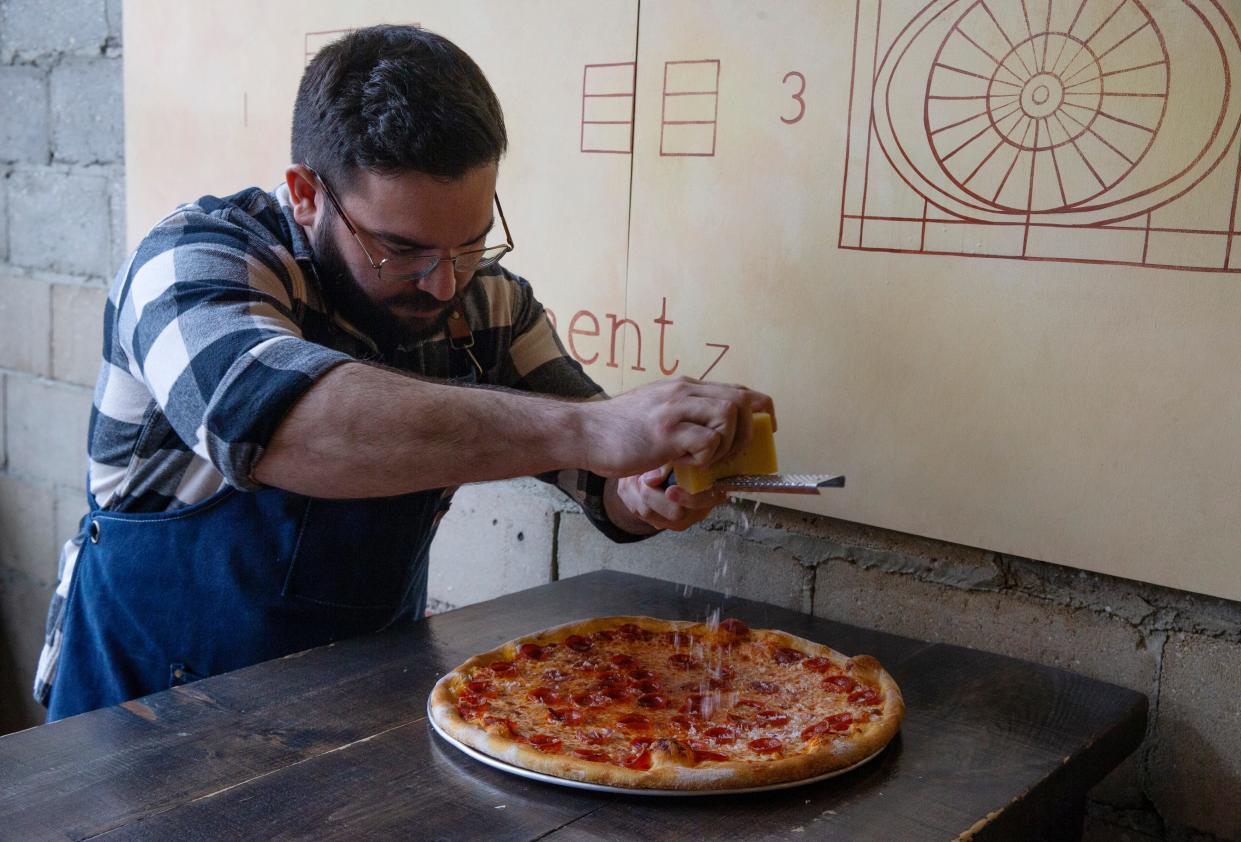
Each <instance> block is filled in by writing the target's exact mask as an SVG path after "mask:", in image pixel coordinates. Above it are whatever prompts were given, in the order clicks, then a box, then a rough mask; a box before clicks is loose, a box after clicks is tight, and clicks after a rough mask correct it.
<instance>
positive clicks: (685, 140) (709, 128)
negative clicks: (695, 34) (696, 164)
mask: <svg viewBox="0 0 1241 842" xmlns="http://www.w3.org/2000/svg"><path fill="white" fill-rule="evenodd" d="M719 112H720V60H719V59H715V58H711V59H694V60H691V61H665V62H664V95H663V103H662V105H661V107H660V114H659V122H660V126H659V154H660V155H662V156H664V157H696V158H711V157H714V156H715V137H716V128H717V126H718V120H719Z"/></svg>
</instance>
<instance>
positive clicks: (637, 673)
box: [629, 670, 659, 681]
mask: <svg viewBox="0 0 1241 842" xmlns="http://www.w3.org/2000/svg"><path fill="white" fill-rule="evenodd" d="M629 677H630V678H632V679H633V680H634V681H652V680H654V679H656V678H658V677H659V676H658V675H657V674H655V673H653V672H651V671H650V670H630V671H629Z"/></svg>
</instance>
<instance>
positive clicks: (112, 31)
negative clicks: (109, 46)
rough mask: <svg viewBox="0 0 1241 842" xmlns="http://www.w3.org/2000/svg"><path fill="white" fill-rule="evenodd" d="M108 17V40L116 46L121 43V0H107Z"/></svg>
mask: <svg viewBox="0 0 1241 842" xmlns="http://www.w3.org/2000/svg"><path fill="white" fill-rule="evenodd" d="M105 2H106V3H107V9H106V12H105V14H106V15H107V19H108V40H109V41H111V42H112V43H113V44H115V45H116V46H120V44H121V24H122V21H121V0H105Z"/></svg>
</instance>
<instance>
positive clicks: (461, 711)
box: [457, 702, 487, 719]
mask: <svg viewBox="0 0 1241 842" xmlns="http://www.w3.org/2000/svg"><path fill="white" fill-rule="evenodd" d="M486 710H487V703H486V702H483V703H482V704H478V705H470V704H466V703H465V702H457V715H458V716H460V717H461V718H462V719H473V718H475V717H477V716H481V715H482V714H483V713H484V712H485V711H486Z"/></svg>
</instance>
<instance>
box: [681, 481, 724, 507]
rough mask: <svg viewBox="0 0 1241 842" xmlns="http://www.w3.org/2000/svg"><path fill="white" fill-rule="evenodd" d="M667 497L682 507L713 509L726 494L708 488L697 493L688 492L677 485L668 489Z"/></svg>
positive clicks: (722, 500) (721, 501)
mask: <svg viewBox="0 0 1241 842" xmlns="http://www.w3.org/2000/svg"><path fill="white" fill-rule="evenodd" d="M668 498H669V499H670V500H672V502H674V503H676V504H677V505H678V506H680V507H681V508H683V509H714V508H715V507H716V506H718V505H720V504H721V503H723V502H724V501H725V500H727V499H728V494H727V493H726V492H723V491H716V490H715V489H713V488H708V489H707V490H706V491H700V492H699V493H697V494H690V493H689V492H688V491H686V490H685V489H684V488H682V487H681V486H679V485H674V486H672V487H671V488H669V489H668Z"/></svg>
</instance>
